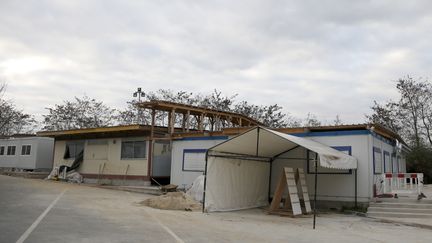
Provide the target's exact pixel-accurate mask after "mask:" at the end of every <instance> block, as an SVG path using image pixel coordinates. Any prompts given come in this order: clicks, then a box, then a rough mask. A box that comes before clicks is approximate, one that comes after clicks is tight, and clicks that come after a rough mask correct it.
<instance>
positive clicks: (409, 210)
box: [368, 207, 432, 214]
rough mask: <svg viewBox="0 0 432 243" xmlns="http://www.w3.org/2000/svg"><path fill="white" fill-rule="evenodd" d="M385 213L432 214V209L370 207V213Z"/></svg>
mask: <svg viewBox="0 0 432 243" xmlns="http://www.w3.org/2000/svg"><path fill="white" fill-rule="evenodd" d="M384 212H392V213H414V214H422V213H426V214H432V209H424V208H387V207H385V208H384V207H369V208H368V213H384Z"/></svg>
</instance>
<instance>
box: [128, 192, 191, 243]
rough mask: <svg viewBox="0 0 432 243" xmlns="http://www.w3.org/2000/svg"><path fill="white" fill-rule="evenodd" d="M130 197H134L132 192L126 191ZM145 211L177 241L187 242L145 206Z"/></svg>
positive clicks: (180, 242)
mask: <svg viewBox="0 0 432 243" xmlns="http://www.w3.org/2000/svg"><path fill="white" fill-rule="evenodd" d="M126 193H127V194H128V195H129V197H132V195H131V193H130V192H126ZM143 209H144V211H145V212H146V213H147V214H148V215H150V217H151V218H152V219H153V220H154V221H156V223H158V224H159V226H160V227H162V228H163V229H164V230H165V231H166V232H167V233H168V234H170V235H171V236H172V237H173V238H174V239H175V240H176V241H177V242H179V243H185V242H184V241H183V240H182V239H181V238H180V237H178V235H176V234H175V233H174V232H173V231H172V230H171V229H170V228H168V226H166V225H164V224H163V223H162V222H161V221H160V220H159V219H158V218H157V217H156V216H154V215H153V214H152V213H151V212H150V211H149V210H148V209H146V208H145V207H144V208H143Z"/></svg>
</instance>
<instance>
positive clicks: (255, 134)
mask: <svg viewBox="0 0 432 243" xmlns="http://www.w3.org/2000/svg"><path fill="white" fill-rule="evenodd" d="M297 146H301V147H304V148H306V149H308V150H311V151H313V152H315V153H317V154H318V156H319V162H320V165H321V166H322V167H326V168H333V169H356V168H357V159H356V158H354V157H352V156H350V155H347V154H344V153H342V152H340V151H338V150H336V149H333V148H331V147H329V146H327V145H324V144H321V143H319V142H316V141H313V140H310V139H306V138H301V137H296V136H293V135H289V134H285V133H281V132H276V131H273V130H270V129H267V128H264V127H255V128H253V129H251V130H249V131H247V132H245V133H243V134H241V135H239V136H237V137H234V138H232V139H229V140H227V141H225V142H223V143H221V144H219V145H216V146H214V147H212V148H210V149H209V154H210V155H211V154H212V153H214V152H220V153H232V154H240V155H247V156H256V157H259V156H262V157H269V158H273V157H275V156H277V155H280V154H283V153H284V152H285V151H289V150H290V149H293V148H294V147H297Z"/></svg>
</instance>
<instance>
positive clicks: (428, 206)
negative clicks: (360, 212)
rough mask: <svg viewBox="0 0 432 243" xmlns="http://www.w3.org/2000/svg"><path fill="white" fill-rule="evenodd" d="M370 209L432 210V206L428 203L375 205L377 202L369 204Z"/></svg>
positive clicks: (384, 203)
mask: <svg viewBox="0 0 432 243" xmlns="http://www.w3.org/2000/svg"><path fill="white" fill-rule="evenodd" d="M369 207H381V208H421V209H432V204H427V203H389V202H381V203H375V202H371V203H369Z"/></svg>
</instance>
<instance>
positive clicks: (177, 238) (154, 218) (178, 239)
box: [144, 208, 184, 243]
mask: <svg viewBox="0 0 432 243" xmlns="http://www.w3.org/2000/svg"><path fill="white" fill-rule="evenodd" d="M144 210H145V211H146V213H147V214H148V215H150V217H152V218H153V220H154V221H156V222H157V223H158V224H159V225H160V226H161V227H162V228H163V229H164V230H165V231H166V232H168V234H170V235H171V236H172V237H174V239H175V240H176V241H177V242H179V243H184V241H183V240H182V239H181V238H180V237H178V236H177V235H176V234H175V233H174V232H173V231H172V230H171V229H170V228H168V227H167V226H165V225H164V224H163V223H162V222H161V221H160V220H159V219H158V218H156V216H154V215H153V214H152V213H151V212H150V211H149V210H147V209H146V208H144Z"/></svg>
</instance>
